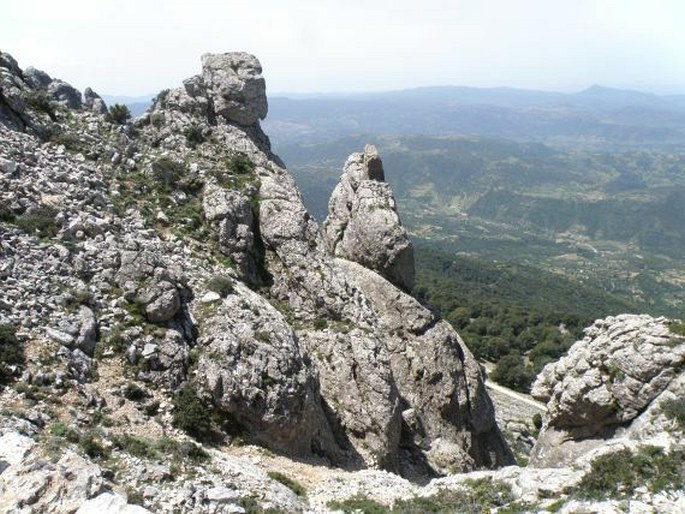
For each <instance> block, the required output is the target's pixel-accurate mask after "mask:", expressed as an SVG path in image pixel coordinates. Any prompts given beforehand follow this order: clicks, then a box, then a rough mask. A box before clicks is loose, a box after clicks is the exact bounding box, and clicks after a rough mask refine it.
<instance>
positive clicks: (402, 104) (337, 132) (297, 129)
mask: <svg viewBox="0 0 685 514" xmlns="http://www.w3.org/2000/svg"><path fill="white" fill-rule="evenodd" d="M269 109H270V110H269V118H268V119H267V120H266V122H265V126H266V127H267V129H268V132H269V133H270V134H271V136H272V138H273V139H274V140H275V141H288V142H292V141H294V140H299V141H303V140H308V141H325V140H327V139H330V138H336V137H341V136H346V135H355V134H361V133H371V134H424V135H439V134H475V135H483V136H495V137H505V138H510V139H515V140H518V141H523V140H537V141H542V142H546V143H551V144H554V145H556V146H565V147H571V146H572V147H579V146H582V147H585V148H594V149H614V150H616V149H625V148H636V146H638V145H641V144H645V143H648V144H651V145H656V146H659V147H662V148H672V149H675V148H679V149H682V148H683V147H684V145H685V144H684V141H685V139H684V138H683V136H684V135H685V102H683V99H682V97H679V96H677V95H671V96H659V95H655V94H651V93H642V92H638V91H629V90H620V89H611V88H604V87H600V86H593V87H591V88H588V89H586V90H584V91H581V92H579V93H574V94H565V93H553V92H544V91H528V90H521V89H511V88H469V87H432V88H418V89H410V90H406V91H394V92H385V93H372V94H355V95H317V96H311V97H302V96H298V97H297V98H287V97H272V98H270V99H269Z"/></svg>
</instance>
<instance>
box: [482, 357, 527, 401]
mask: <svg viewBox="0 0 685 514" xmlns="http://www.w3.org/2000/svg"><path fill="white" fill-rule="evenodd" d="M492 379H493V380H494V381H495V382H497V383H498V384H500V385H503V386H505V387H509V388H511V389H514V390H516V391H521V392H524V393H528V392H530V386H531V384H532V383H533V380H534V379H535V371H534V370H533V367H532V366H530V365H529V364H526V363H525V361H524V360H523V357H521V356H520V355H519V354H517V353H510V354H509V355H505V356H504V357H502V358H501V359H500V360H499V362H498V363H497V366H495V369H494V371H493V372H492Z"/></svg>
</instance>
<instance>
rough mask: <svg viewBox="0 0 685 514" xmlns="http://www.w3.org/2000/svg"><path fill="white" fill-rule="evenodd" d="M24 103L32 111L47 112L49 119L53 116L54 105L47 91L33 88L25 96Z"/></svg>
mask: <svg viewBox="0 0 685 514" xmlns="http://www.w3.org/2000/svg"><path fill="white" fill-rule="evenodd" d="M26 105H27V106H28V107H29V108H30V109H33V110H34V111H37V112H41V113H43V114H47V115H48V116H50V118H51V119H54V118H55V106H54V104H53V103H52V100H51V99H50V96H49V95H48V93H47V91H43V90H40V89H35V90H33V91H31V92H30V93H29V94H28V95H27V96H26Z"/></svg>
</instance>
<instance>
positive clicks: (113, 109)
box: [107, 104, 131, 125]
mask: <svg viewBox="0 0 685 514" xmlns="http://www.w3.org/2000/svg"><path fill="white" fill-rule="evenodd" d="M130 119H131V111H129V109H128V107H127V106H125V105H122V104H114V105H112V106H110V108H109V112H108V113H107V121H109V122H110V123H116V124H117V125H125V124H126V122H127V121H128V120H130Z"/></svg>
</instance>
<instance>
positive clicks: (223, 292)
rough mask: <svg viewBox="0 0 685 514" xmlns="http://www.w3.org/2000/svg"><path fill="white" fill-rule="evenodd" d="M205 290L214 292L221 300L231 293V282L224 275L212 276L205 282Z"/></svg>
mask: <svg viewBox="0 0 685 514" xmlns="http://www.w3.org/2000/svg"><path fill="white" fill-rule="evenodd" d="M207 289H209V290H210V291H214V292H215V293H217V294H218V295H219V296H221V297H222V298H226V297H227V296H228V295H229V294H231V293H232V292H233V280H231V278H230V277H227V276H224V275H214V276H212V278H210V279H209V280H208V281H207Z"/></svg>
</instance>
